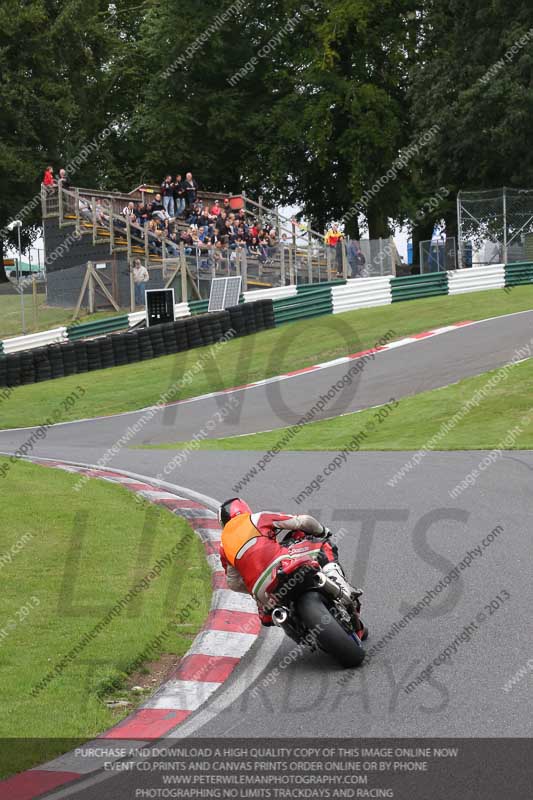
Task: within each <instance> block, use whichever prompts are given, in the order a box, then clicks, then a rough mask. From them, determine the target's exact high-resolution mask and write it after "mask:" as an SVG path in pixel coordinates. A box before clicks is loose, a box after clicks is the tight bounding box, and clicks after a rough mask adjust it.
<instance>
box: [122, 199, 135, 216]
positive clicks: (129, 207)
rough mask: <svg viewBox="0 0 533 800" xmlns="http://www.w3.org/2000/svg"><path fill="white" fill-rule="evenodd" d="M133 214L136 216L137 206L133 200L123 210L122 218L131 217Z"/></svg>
mask: <svg viewBox="0 0 533 800" xmlns="http://www.w3.org/2000/svg"><path fill="white" fill-rule="evenodd" d="M132 214H135V205H134V203H133V200H130V202H129V203H128V205H127V206H124V208H123V209H122V216H123V217H131V215H132Z"/></svg>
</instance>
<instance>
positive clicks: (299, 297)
mask: <svg viewBox="0 0 533 800" xmlns="http://www.w3.org/2000/svg"><path fill="white" fill-rule="evenodd" d="M529 283H533V263H532V262H524V263H517V264H508V265H507V266H505V265H503V264H494V265H490V266H487V267H473V268H470V269H464V270H457V271H453V272H448V273H446V272H435V273H430V274H429V275H408V276H406V277H403V278H390V277H388V276H382V277H376V278H355V279H352V280H349V281H342V280H341V281H330V282H329V283H320V284H317V283H314V284H301V285H298V286H293V285H291V286H280V287H277V288H275V289H260V290H257V291H249V292H245V293H244V295H243V296H242V297H241V303H242V304H244V305H246V304H247V303H249V302H255V301H260V300H267V299H270V300H273V301H274V309H275V318H276V324H278V325H280V324H283V323H285V322H292V321H294V320H298V319H305V318H310V317H317V316H321V315H322V314H331V313H335V314H340V313H342V312H343V311H351V310H353V309H357V308H372V307H373V306H381V305H387V304H388V303H390V302H394V303H395V302H399V301H401V300H415V299H417V298H421V297H434V296H438V295H445V294H462V293H466V292H476V291H482V290H483V289H498V288H503V286H506V287H512V286H519V285H524V284H529ZM207 307H208V301H207V300H193V301H191V302H189V303H178V304H176V306H175V313H176V319H181V318H185V317H189V316H191V315H194V316H197V315H198V314H204V313H205V312H206V311H207ZM144 317H145V312H144V311H137V312H134V313H132V314H124V315H121V316H117V317H107V318H106V319H102V320H97V321H96V322H89V323H80V324H78V325H71V326H69V327H68V328H55V329H54V330H52V331H43V332H42V333H37V334H31V335H30V336H17V337H15V338H13V339H6V340H4V342H1V341H0V353H2V352H5V353H8V352H19V351H22V350H26V349H31V348H35V347H41V346H44V345H45V344H48V343H51V342H57V341H65V339H66V338H68V339H69V340H71V341H76V340H80V339H84V338H90V337H94V336H102V335H105V334H106V333H111V332H113V331H118V330H121V329H127V328H128V327H130V328H131V327H132V326H134V325H137V324H138V323H139V322H141V321H142V320H143V319H144ZM65 332H66V333H65ZM41 337H42V338H41Z"/></svg>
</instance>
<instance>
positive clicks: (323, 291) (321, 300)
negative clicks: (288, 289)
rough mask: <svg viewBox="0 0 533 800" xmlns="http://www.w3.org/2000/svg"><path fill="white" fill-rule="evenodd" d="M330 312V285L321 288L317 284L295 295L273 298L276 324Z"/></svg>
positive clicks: (331, 306) (331, 311) (331, 304)
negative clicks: (279, 298)
mask: <svg viewBox="0 0 533 800" xmlns="http://www.w3.org/2000/svg"><path fill="white" fill-rule="evenodd" d="M332 313H333V303H332V300H331V287H330V286H325V287H323V288H322V287H321V286H319V285H317V286H316V287H314V288H311V287H310V288H309V290H308V291H306V292H300V293H299V294H297V295H296V297H286V298H283V299H281V300H274V317H275V320H276V325H282V324H283V323H285V322H294V321H295V320H298V319H308V318H310V317H319V316H322V315H323V314H332Z"/></svg>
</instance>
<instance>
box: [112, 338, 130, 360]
mask: <svg viewBox="0 0 533 800" xmlns="http://www.w3.org/2000/svg"><path fill="white" fill-rule="evenodd" d="M126 336H127V334H126V333H115V334H114V335H113V336H111V337H110V338H111V345H112V347H113V358H114V359H115V366H117V367H122V366H123V365H124V364H127V363H128V353H127V352H126Z"/></svg>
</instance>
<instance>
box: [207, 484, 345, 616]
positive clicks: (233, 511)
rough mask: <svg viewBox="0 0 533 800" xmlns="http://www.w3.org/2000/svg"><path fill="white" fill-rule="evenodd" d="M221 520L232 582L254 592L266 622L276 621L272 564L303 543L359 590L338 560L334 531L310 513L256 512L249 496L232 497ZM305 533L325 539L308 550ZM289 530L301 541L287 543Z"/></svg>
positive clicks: (297, 553)
mask: <svg viewBox="0 0 533 800" xmlns="http://www.w3.org/2000/svg"><path fill="white" fill-rule="evenodd" d="M219 521H220V524H221V525H222V526H223V529H222V536H221V540H220V560H221V562H222V566H223V568H224V571H225V573H226V579H227V584H228V587H229V588H230V589H233V591H235V592H247V593H249V594H251V595H253V596H254V597H255V599H256V600H257V602H258V606H259V617H260V619H261V622H262V623H263V625H272V616H271V614H270V611H269V608H268V606H269V595H268V593H267V591H266V589H267V587H268V585H269V583H270V580H271V578H272V577H273V570H274V568H275V567H276V565H277V564H279V563H280V562H281V561H282V560H284V559H287V558H301V557H302V552H303V551H302V545H303V546H304V548H305V555H306V556H309V557H310V558H314V559H315V560H316V561H318V563H319V564H320V565H321V567H322V569H323V570H324V572H326V573H327V574H328V575H329V577H331V578H332V579H333V580H335V581H337V582H339V583H341V584H342V586H343V587H344V588H347V589H348V591H349V592H355V591H356V590H355V589H354V588H353V586H351V585H350V584H349V583H348V582H347V581H346V578H345V577H344V572H343V570H342V568H341V566H340V565H339V564H338V563H337V548H336V547H335V545H332V544H330V542H329V541H328V539H329V537H330V536H331V531H329V530H328V529H327V528H326V527H325V526H324V525H322V523H320V522H319V521H318V520H316V519H315V518H314V517H311V516H310V515H309V514H299V515H297V516H292V515H291V514H278V513H274V512H271V511H262V512H258V513H255V514H254V513H253V512H252V509H251V508H250V506H249V505H248V504H247V503H246V502H245V501H244V500H241V499H240V498H238V497H232V498H231V499H230V500H226V501H225V502H224V503H223V504H222V505H221V506H220V510H219ZM306 534H307V535H308V536H310V537H312V538H316V539H322V540H323V541H322V542H317V543H316V547H315V548H314V549H311V550H309V547H308V546H307V545H308V542H305V540H306ZM287 536H292V537H294V538H297V539H301V540H303V541H302V545H299V543H296V544H291V545H289V546H287V545H286V544H284V539H286V537H287ZM304 542H305V544H304Z"/></svg>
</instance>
